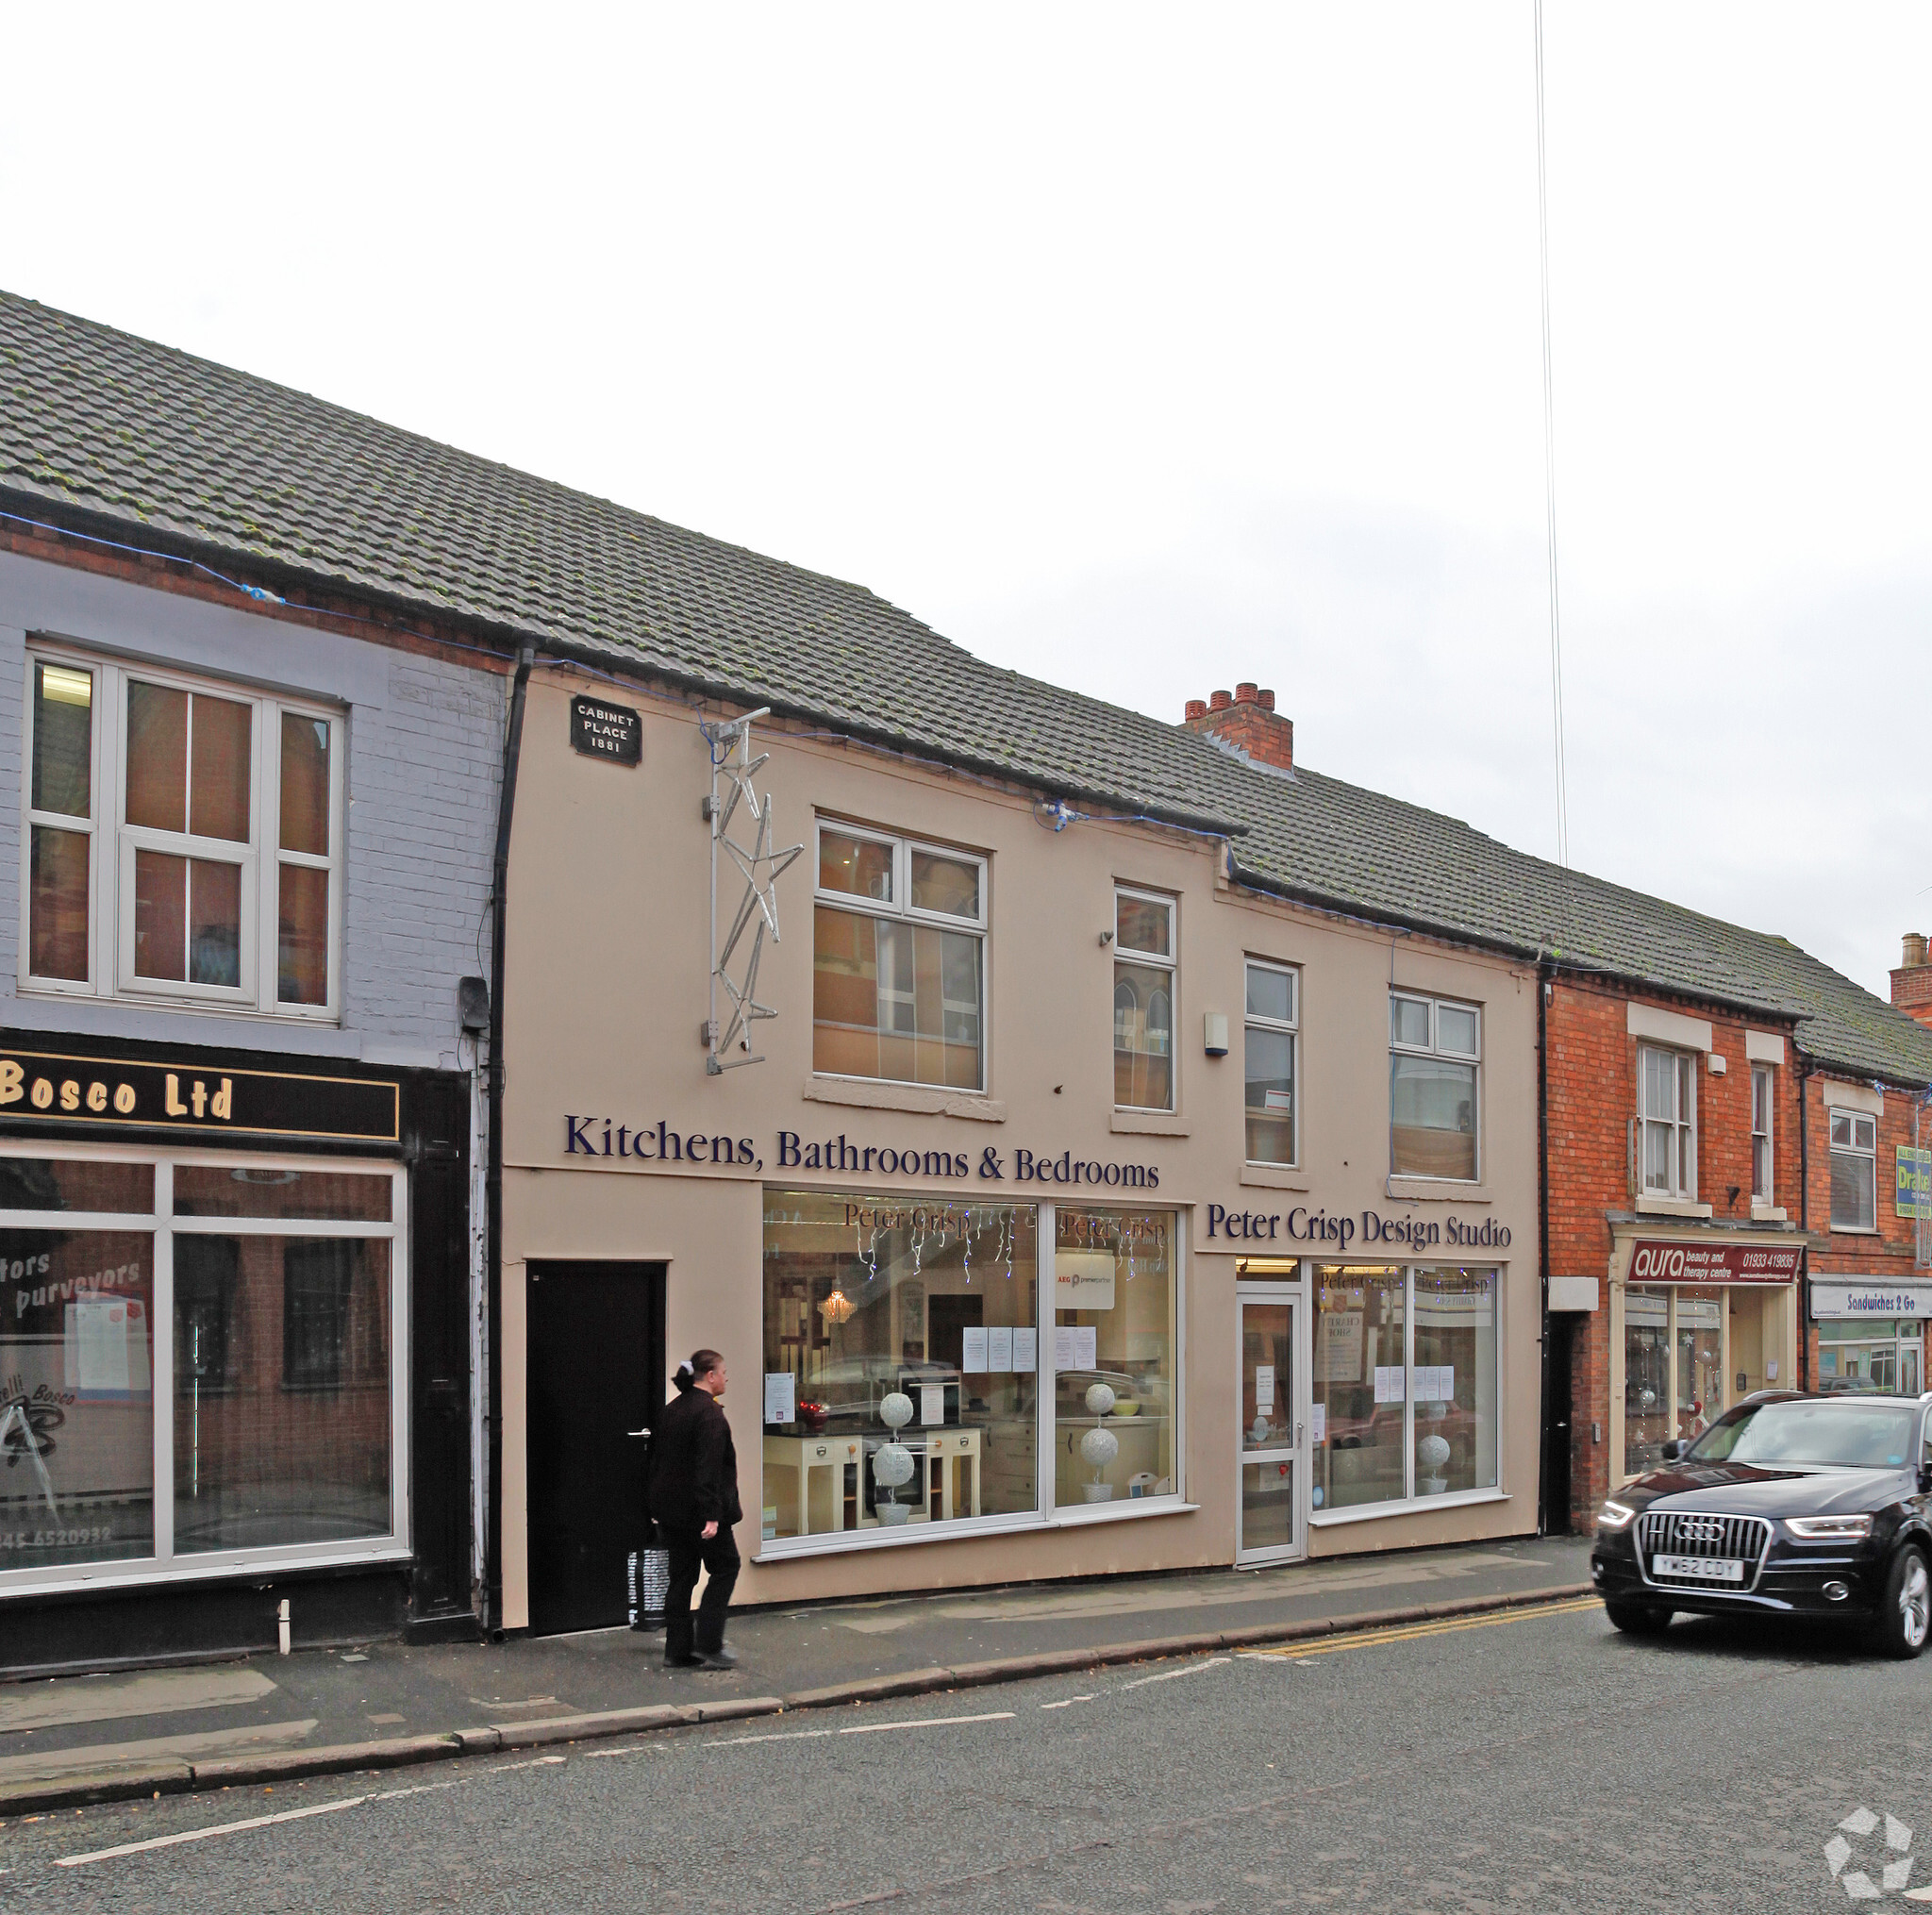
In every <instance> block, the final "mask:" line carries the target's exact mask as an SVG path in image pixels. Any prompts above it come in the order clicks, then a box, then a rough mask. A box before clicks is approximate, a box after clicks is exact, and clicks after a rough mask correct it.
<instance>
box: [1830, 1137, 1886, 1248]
mask: <svg viewBox="0 0 1932 1915" xmlns="http://www.w3.org/2000/svg"><path fill="white" fill-rule="evenodd" d="M1827 1115H1828V1116H1829V1118H1830V1120H1831V1121H1830V1123H1829V1124H1828V1125H1827V1126H1826V1129H1825V1169H1826V1172H1827V1174H1829V1173H1830V1172H1831V1171H1832V1170H1833V1169H1834V1168H1835V1166H1836V1164H1837V1161H1838V1159H1839V1158H1840V1157H1844V1158H1846V1159H1847V1160H1848V1161H1849V1162H1852V1163H1856V1164H1866V1165H1870V1167H1871V1174H1872V1221H1871V1222H1870V1223H1869V1224H1840V1222H1839V1217H1838V1206H1837V1204H1836V1203H1835V1202H1834V1203H1833V1205H1832V1211H1831V1227H1832V1229H1833V1230H1834V1231H1835V1232H1836V1231H1847V1232H1851V1233H1853V1234H1856V1235H1857V1236H1861V1237H1873V1236H1876V1235H1877V1233H1878V1119H1877V1118H1876V1117H1874V1115H1873V1114H1872V1112H1871V1111H1869V1110H1855V1109H1850V1108H1847V1107H1843V1106H1834V1107H1831V1108H1830V1110H1829V1111H1828V1112H1827ZM1840 1124H1844V1125H1845V1126H1846V1129H1847V1131H1848V1132H1849V1135H1850V1137H1851V1140H1852V1141H1850V1142H1848V1143H1845V1144H1843V1145H1840V1142H1839V1141H1838V1138H1837V1135H1836V1132H1837V1130H1838V1127H1839V1125H1840ZM1859 1124H1870V1125H1871V1126H1872V1147H1871V1149H1870V1150H1867V1149H1866V1148H1865V1147H1864V1145H1862V1144H1861V1143H1859V1142H1858V1141H1857V1137H1858V1126H1859ZM1829 1181H1830V1183H1831V1185H1832V1186H1834V1187H1835V1185H1836V1182H1837V1180H1836V1178H1835V1177H1832V1178H1830V1179H1829Z"/></svg>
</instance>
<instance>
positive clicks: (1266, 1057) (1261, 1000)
mask: <svg viewBox="0 0 1932 1915" xmlns="http://www.w3.org/2000/svg"><path fill="white" fill-rule="evenodd" d="M1299 983H1300V979H1299V977H1298V975H1297V974H1296V973H1294V972H1293V971H1291V970H1289V969H1288V967H1287V966H1286V965H1282V964H1261V963H1257V962H1254V961H1253V960H1250V962H1249V964H1248V967H1247V1000H1246V1007H1247V1021H1246V1029H1245V1030H1244V1031H1243V1032H1242V1052H1243V1055H1244V1057H1245V1058H1246V1065H1245V1069H1246V1074H1247V1125H1248V1161H1249V1162H1250V1163H1259V1164H1291V1163H1294V1162H1295V1161H1297V1151H1296V1138H1295V1092H1294V1087H1295V1076H1296V1072H1295V1064H1296V1061H1297V1059H1296V1057H1295V1046H1296V1044H1297V1043H1298V1042H1299V1041H1300V1031H1301V1015H1300V1013H1301V1006H1300V1004H1299V1003H1298V1002H1297V1000H1298V998H1299V997H1300V994H1301V993H1300V990H1299Z"/></svg>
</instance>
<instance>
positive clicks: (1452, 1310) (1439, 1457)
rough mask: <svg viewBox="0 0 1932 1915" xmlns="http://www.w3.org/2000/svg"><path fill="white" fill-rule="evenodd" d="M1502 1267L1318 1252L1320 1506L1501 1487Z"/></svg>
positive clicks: (1314, 1403)
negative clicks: (1328, 1260)
mask: <svg viewBox="0 0 1932 1915" xmlns="http://www.w3.org/2000/svg"><path fill="white" fill-rule="evenodd" d="M1497 1301H1498V1282H1497V1273H1496V1272H1495V1271H1494V1270H1493V1269H1464V1268H1461V1267H1457V1266H1449V1267H1430V1266H1424V1267H1422V1268H1413V1269H1412V1268H1408V1267H1406V1266H1400V1265H1388V1266H1383V1265H1363V1264H1319V1265H1317V1266H1316V1271H1315V1326H1314V1371H1313V1376H1312V1380H1311V1384H1310V1389H1311V1398H1310V1407H1311V1411H1312V1414H1313V1418H1314V1425H1313V1428H1312V1430H1311V1432H1310V1438H1311V1442H1310V1452H1309V1454H1310V1457H1311V1461H1312V1467H1313V1472H1314V1488H1313V1491H1312V1500H1313V1503H1314V1507H1315V1508H1316V1509H1317V1510H1318V1511H1326V1512H1334V1511H1338V1510H1343V1509H1351V1508H1358V1507H1364V1506H1367V1505H1374V1504H1385V1503H1397V1502H1403V1501H1407V1500H1411V1499H1414V1500H1424V1499H1426V1498H1428V1497H1431V1496H1441V1495H1449V1494H1454V1493H1457V1492H1459V1491H1468V1490H1493V1489H1495V1488H1496V1487H1497V1482H1498V1477H1497V1418H1496V1318H1497Z"/></svg>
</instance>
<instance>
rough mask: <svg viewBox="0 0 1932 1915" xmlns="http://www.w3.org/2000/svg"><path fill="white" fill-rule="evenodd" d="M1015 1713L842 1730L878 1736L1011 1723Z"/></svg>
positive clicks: (932, 1718)
mask: <svg viewBox="0 0 1932 1915" xmlns="http://www.w3.org/2000/svg"><path fill="white" fill-rule="evenodd" d="M1012 1720H1013V1711H1012V1710H1011V1709H1009V1708H1003V1709H995V1710H994V1711H993V1712H992V1714H991V1715H984V1716H920V1717H919V1718H917V1720H915V1721H913V1722H909V1723H859V1724H857V1725H856V1726H854V1727H852V1728H849V1729H841V1730H840V1731H839V1733H840V1734H841V1736H877V1735H882V1734H884V1733H885V1731H886V1730H888V1729H948V1728H951V1727H952V1726H953V1725H954V1724H957V1723H1009V1722H1011V1721H1012Z"/></svg>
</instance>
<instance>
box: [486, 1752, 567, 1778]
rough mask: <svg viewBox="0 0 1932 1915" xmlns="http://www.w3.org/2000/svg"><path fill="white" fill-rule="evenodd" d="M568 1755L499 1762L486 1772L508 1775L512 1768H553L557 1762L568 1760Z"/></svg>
mask: <svg viewBox="0 0 1932 1915" xmlns="http://www.w3.org/2000/svg"><path fill="white" fill-rule="evenodd" d="M569 1760H570V1757H568V1756H539V1757H536V1758H535V1760H533V1761H529V1762H499V1763H497V1764H496V1766H495V1767H494V1768H493V1769H491V1770H490V1771H489V1772H488V1773H490V1774H491V1775H508V1773H510V1771H511V1770H513V1769H554V1768H556V1767H557V1765H558V1763H559V1762H568V1761H569Z"/></svg>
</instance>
